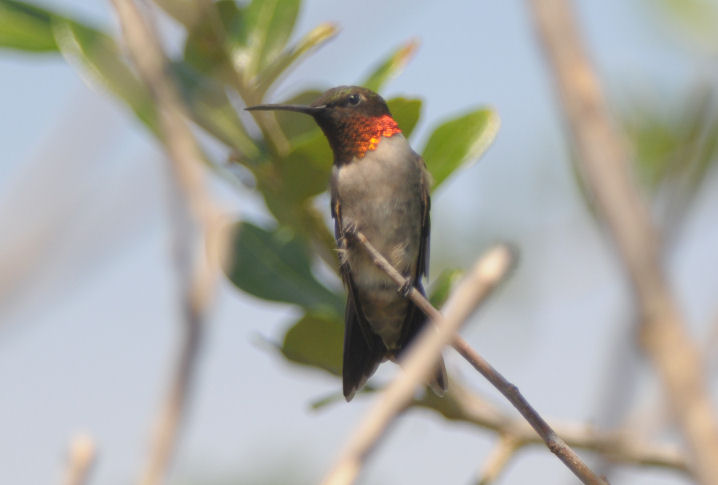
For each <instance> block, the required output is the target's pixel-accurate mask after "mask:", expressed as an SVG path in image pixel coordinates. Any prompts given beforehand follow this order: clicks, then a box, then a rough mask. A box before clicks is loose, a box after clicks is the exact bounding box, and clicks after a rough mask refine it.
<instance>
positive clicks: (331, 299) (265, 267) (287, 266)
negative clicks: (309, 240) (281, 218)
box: [227, 222, 344, 315]
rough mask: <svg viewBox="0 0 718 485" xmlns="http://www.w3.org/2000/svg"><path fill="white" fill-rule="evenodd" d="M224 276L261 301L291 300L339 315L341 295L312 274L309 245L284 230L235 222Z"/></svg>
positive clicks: (294, 302)
mask: <svg viewBox="0 0 718 485" xmlns="http://www.w3.org/2000/svg"><path fill="white" fill-rule="evenodd" d="M232 248H233V252H234V254H233V256H234V261H233V263H232V265H231V267H230V268H229V270H228V272H227V275H228V276H229V279H230V280H231V281H232V283H234V284H235V285H236V286H237V287H238V288H240V289H241V290H243V291H245V292H247V293H249V294H250V295H254V296H256V297H258V298H262V299H264V300H270V301H277V302H283V303H291V304H294V305H299V306H301V307H303V308H306V309H311V310H313V311H314V312H317V313H322V314H330V315H340V314H341V313H342V311H343V307H344V302H343V297H342V296H340V295H338V294H336V293H334V292H333V291H331V290H329V289H328V288H327V287H326V286H324V285H323V284H321V283H320V282H319V281H317V279H316V278H315V277H314V275H313V274H312V270H311V263H312V261H311V258H310V251H309V247H308V246H307V244H306V242H305V241H304V240H303V239H301V238H299V237H297V236H296V235H295V234H294V233H293V232H292V231H290V230H288V229H274V230H267V229H263V228H261V227H258V226H255V225H253V224H250V223H248V222H243V223H241V224H239V227H238V228H237V231H236V232H235V237H234V241H233V244H232Z"/></svg>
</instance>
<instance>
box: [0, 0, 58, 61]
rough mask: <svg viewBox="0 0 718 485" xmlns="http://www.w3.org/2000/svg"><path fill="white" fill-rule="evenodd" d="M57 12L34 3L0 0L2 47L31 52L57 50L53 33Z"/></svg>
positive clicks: (0, 39)
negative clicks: (54, 18)
mask: <svg viewBox="0 0 718 485" xmlns="http://www.w3.org/2000/svg"><path fill="white" fill-rule="evenodd" d="M53 17H56V15H55V14H53V13H52V12H50V11H49V10H45V9H42V8H39V7H35V6H34V5H31V4H28V3H25V2H17V1H14V0H0V47H7V48H10V49H18V50H24V51H29V52H54V51H57V44H55V37H54V36H53V34H52V19H53Z"/></svg>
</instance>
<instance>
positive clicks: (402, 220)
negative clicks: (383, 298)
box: [333, 135, 423, 280]
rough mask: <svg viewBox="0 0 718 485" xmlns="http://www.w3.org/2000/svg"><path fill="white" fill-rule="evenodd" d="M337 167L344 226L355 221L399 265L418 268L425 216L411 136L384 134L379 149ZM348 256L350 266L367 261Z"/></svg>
mask: <svg viewBox="0 0 718 485" xmlns="http://www.w3.org/2000/svg"><path fill="white" fill-rule="evenodd" d="M334 170H335V172H334V176H333V184H334V185H335V186H334V193H335V195H336V197H337V198H338V200H339V203H340V205H341V215H342V222H343V224H344V226H345V227H346V226H347V225H350V224H351V225H353V226H355V227H356V228H357V229H358V230H360V231H362V232H363V233H364V234H365V235H366V236H367V238H368V239H369V240H370V241H371V242H372V244H373V245H374V246H375V247H376V248H377V249H378V250H379V251H380V252H381V253H382V254H383V255H384V256H385V257H386V258H387V259H388V260H389V261H390V262H391V263H392V264H394V265H395V266H396V267H397V269H399V270H400V271H402V272H407V271H408V272H410V273H413V269H414V268H415V264H416V258H417V256H418V251H419V243H420V236H421V225H422V217H423V214H422V206H421V204H422V202H421V201H422V198H421V197H422V190H423V185H422V184H423V166H422V164H421V161H420V159H419V157H418V155H416V153H414V152H413V150H412V149H411V147H410V146H409V144H408V143H407V142H406V139H405V138H404V137H403V136H401V135H395V136H393V137H391V138H385V139H383V140H382V141H381V142H380V143H379V146H378V147H377V148H376V150H373V151H371V152H368V153H367V154H366V155H365V156H364V157H363V158H361V159H356V160H354V161H352V162H351V163H348V164H345V165H342V166H340V167H335V168H334ZM355 256H359V255H355ZM349 257H350V258H349V262H350V266H358V265H360V264H362V263H363V262H364V260H363V258H362V259H359V258H358V257H352V255H349ZM352 259H353V260H354V261H352ZM352 262H353V263H354V264H353V265H352V264H351V263H352ZM352 269H353V270H354V269H355V268H354V267H352ZM368 273H370V274H372V275H374V274H375V272H374V271H369V272H368ZM354 276H355V278H356V277H357V275H354ZM368 276H369V274H367V277H368ZM377 278H378V279H381V280H383V279H384V277H382V276H381V275H377Z"/></svg>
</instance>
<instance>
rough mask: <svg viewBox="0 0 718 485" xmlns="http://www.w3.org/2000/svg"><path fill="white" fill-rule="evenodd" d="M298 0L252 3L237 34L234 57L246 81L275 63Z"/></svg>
mask: <svg viewBox="0 0 718 485" xmlns="http://www.w3.org/2000/svg"><path fill="white" fill-rule="evenodd" d="M300 3H301V1H300V0H252V2H251V3H250V4H249V5H248V6H247V8H246V9H245V16H244V17H243V18H242V26H243V28H242V29H241V30H240V31H239V32H237V34H238V37H237V40H238V41H239V45H238V47H239V49H238V51H239V52H240V53H241V54H240V55H234V61H235V63H237V64H238V67H240V69H241V71H242V72H243V73H244V75H245V77H246V78H247V79H251V78H253V77H254V76H256V75H257V74H258V73H259V72H261V71H262V70H264V68H265V67H266V66H268V65H269V64H270V63H272V62H273V61H275V60H276V58H277V56H278V55H279V53H280V52H281V51H282V49H283V48H284V46H285V45H286V43H287V40H289V36H290V35H291V33H292V31H293V30H294V23H295V22H296V20H297V14H298V13H299V5H300Z"/></svg>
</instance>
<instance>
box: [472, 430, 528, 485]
mask: <svg viewBox="0 0 718 485" xmlns="http://www.w3.org/2000/svg"><path fill="white" fill-rule="evenodd" d="M518 449H519V443H518V441H517V440H516V438H514V436H513V435H512V434H505V435H502V436H501V437H500V439H499V442H498V443H497V444H496V446H495V447H494V449H493V451H492V452H491V454H490V455H489V456H488V457H487V458H486V462H485V463H484V466H483V468H482V470H481V475H479V477H480V478H479V481H478V482H477V483H478V485H489V484H490V483H491V482H493V481H495V480H496V479H497V478H498V477H499V475H500V474H501V472H502V471H503V470H504V468H506V465H508V463H509V461H510V460H511V457H512V456H514V454H515V453H516V451H517V450H518Z"/></svg>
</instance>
